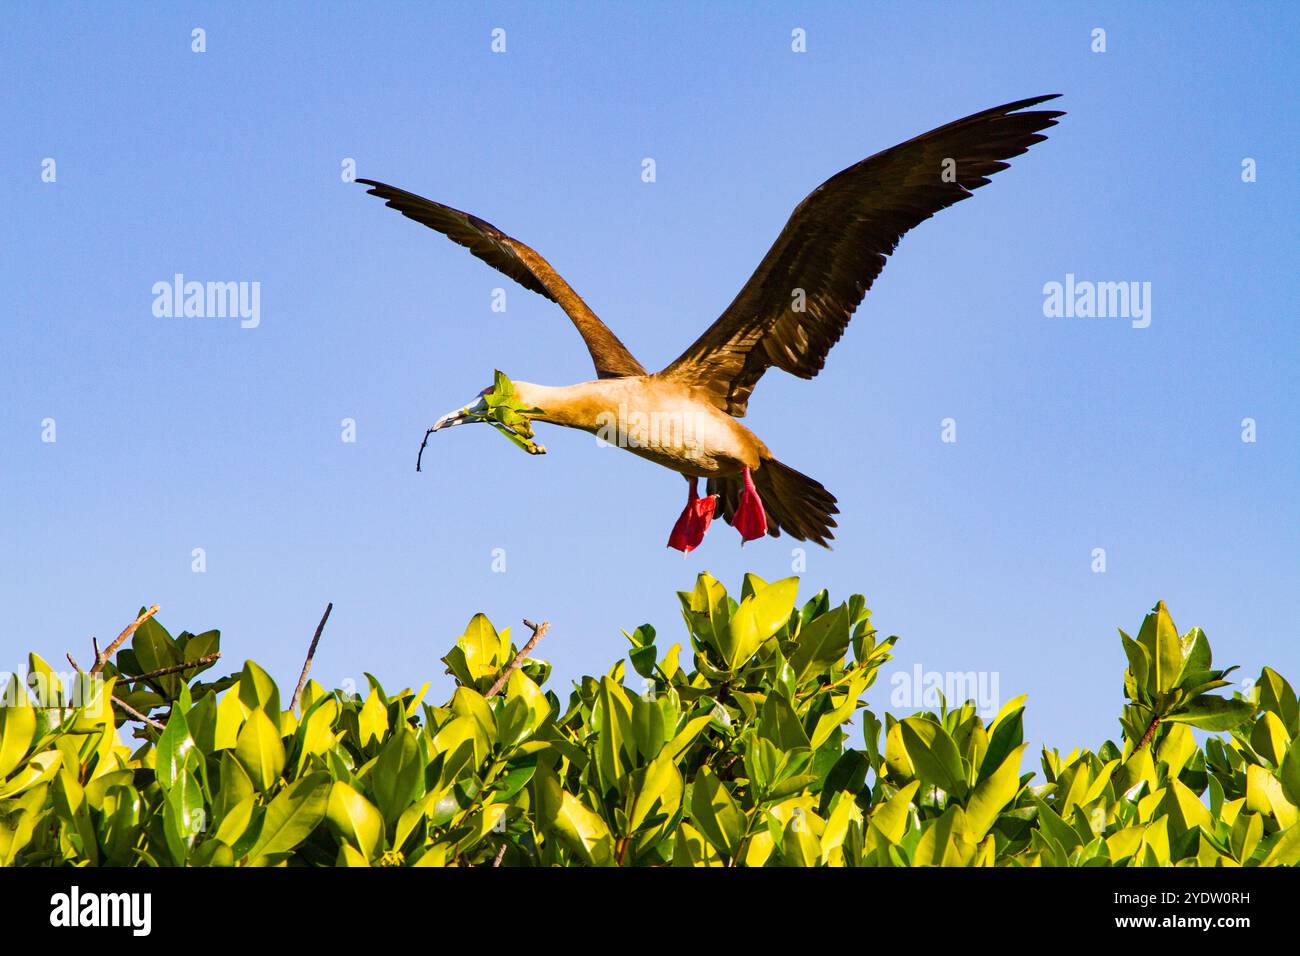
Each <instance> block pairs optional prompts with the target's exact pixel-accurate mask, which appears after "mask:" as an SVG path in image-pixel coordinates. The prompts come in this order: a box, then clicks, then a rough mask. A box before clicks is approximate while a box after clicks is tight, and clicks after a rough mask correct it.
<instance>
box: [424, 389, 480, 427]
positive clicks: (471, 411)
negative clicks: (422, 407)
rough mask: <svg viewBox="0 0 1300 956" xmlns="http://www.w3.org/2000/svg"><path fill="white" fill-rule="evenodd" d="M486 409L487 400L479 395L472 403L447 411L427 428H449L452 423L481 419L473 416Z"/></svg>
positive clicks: (461, 423) (457, 423)
mask: <svg viewBox="0 0 1300 956" xmlns="http://www.w3.org/2000/svg"><path fill="white" fill-rule="evenodd" d="M486 410H487V400H486V399H484V398H482V397H480V398H478V399H477V400H476V401H475V402H474V403H473V404H470V405H466V406H465V407H463V408H458V409H456V410H455V411H454V412H448V413H447V414H446V415H443V416H442V417H441V418H439V419H438V420H437V421H436V422H434V423H433V427H432V428H430V429H429V431H430V432H436V431H441V430H442V429H444V428H451V426H453V425H464V424H465V423H466V422H474V421H481V419H478V418H475V417H474V416H476V415H480V414H482V413H483V412H485V411H486Z"/></svg>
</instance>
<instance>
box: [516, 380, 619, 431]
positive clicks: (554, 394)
mask: <svg viewBox="0 0 1300 956" xmlns="http://www.w3.org/2000/svg"><path fill="white" fill-rule="evenodd" d="M618 381H619V380H615V379H606V380H597V381H594V382H579V383H578V384H576V385H560V386H556V385H534V384H533V383H532V382H518V381H517V382H515V383H514V385H515V395H516V397H517V398H518V399H519V400H520V401H521V402H523V403H524V404H525V405H531V406H533V407H534V408H540V409H541V410H542V413H541V414H540V415H537V416H535V417H536V420H538V421H543V422H550V423H551V424H553V425H564V426H566V427H568V428H581V429H584V430H586V431H593V430H595V429H596V428H599V427H600V425H601V420H600V417H599V416H600V415H601V413H602V412H607V411H608V410H609V409H610V408H611V407H615V408H616V407H617V405H618V396H617V395H616V394H614V393H615V392H617V391H618V387H617V382H618Z"/></svg>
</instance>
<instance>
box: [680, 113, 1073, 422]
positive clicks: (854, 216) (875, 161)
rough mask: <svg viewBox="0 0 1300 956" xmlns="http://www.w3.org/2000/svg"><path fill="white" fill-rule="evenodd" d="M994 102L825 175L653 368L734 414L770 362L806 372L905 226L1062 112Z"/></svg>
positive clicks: (943, 203)
mask: <svg viewBox="0 0 1300 956" xmlns="http://www.w3.org/2000/svg"><path fill="white" fill-rule="evenodd" d="M1057 95H1059V94H1053V95H1051V96H1040V97H1036V98H1034V99H1028V100H1020V101H1018V102H1015V103H1008V104H1006V105H1005V106H998V107H995V108H993V109H991V110H985V111H984V112H982V113H976V114H975V115H973V116H968V117H966V118H965V119H960V120H957V121H956V122H955V123H949V124H948V125H947V126H941V127H939V128H938V129H935V130H931V131H930V132H928V133H925V134H924V135H921V136H918V137H916V138H915V139H912V140H908V141H907V142H906V143H902V144H900V145H898V146H895V147H893V148H892V149H887V150H885V151H884V152H882V153H877V154H876V155H874V156H871V157H869V158H867V159H864V160H862V161H861V162H860V163H857V164H856V165H853V166H850V167H849V168H848V169H846V170H844V171H843V172H840V173H837V174H836V175H834V176H832V177H831V178H830V179H828V180H827V181H826V182H824V183H823V184H822V185H821V186H819V187H817V188H816V189H815V190H813V192H812V193H811V194H810V195H809V196H808V197H807V198H806V199H805V200H804V201H803V202H801V203H800V204H799V205H798V207H796V209H795V211H794V213H793V214H791V216H790V220H789V222H787V223H786V225H785V228H784V229H782V230H781V235H779V236H778V237H777V240H776V242H775V243H774V244H773V245H772V248H771V249H770V250H768V253H767V255H766V256H764V257H763V261H762V262H761V263H759V266H758V269H757V270H756V271H755V272H754V274H753V276H751V277H750V279H749V281H748V282H747V283H745V287H744V288H743V289H741V290H740V294H739V295H737V296H736V299H735V301H733V302H732V303H731V305H729V306H728V307H727V310H726V311H725V312H723V313H722V316H721V317H720V318H719V319H718V320H717V321H716V322H714V323H713V325H711V326H710V327H709V328H708V329H707V330H706V331H705V333H704V334H703V335H702V336H700V338H699V339H698V340H697V341H696V342H695V343H694V344H693V345H692V346H691V347H690V348H688V349H687V350H686V351H685V352H684V353H683V354H682V355H681V357H680V358H678V359H677V360H676V361H675V362H673V363H672V364H671V365H669V366H668V367H667V368H666V369H664V370H663V371H662V372H660V373H658V374H659V375H660V376H662V377H663V378H667V379H672V380H675V381H679V382H683V383H686V384H689V385H694V386H697V387H699V388H701V389H703V390H704V392H705V394H707V395H708V397H709V399H710V400H711V401H712V402H713V403H714V404H715V405H717V406H718V407H719V408H721V409H722V410H724V411H726V412H727V413H728V414H730V415H734V416H736V417H737V418H742V417H744V414H745V409H746V405H747V403H748V402H749V395H750V393H751V392H752V391H753V390H754V386H755V385H756V384H757V382H758V380H759V378H761V377H762V375H763V373H764V372H766V371H767V370H768V369H769V368H771V367H772V366H774V365H775V366H776V367H777V368H779V369H783V370H784V371H787V372H789V373H791V374H792V375H797V376H799V377H800V378H812V377H813V376H814V375H816V374H817V373H818V372H820V371H821V369H822V366H823V365H824V364H825V363H826V355H827V353H828V352H830V350H831V346H833V345H834V344H835V343H836V342H838V341H839V338H840V336H841V335H843V334H844V329H845V327H846V326H847V325H848V324H849V319H850V317H852V315H853V313H854V311H855V310H856V309H857V307H858V305H859V304H861V302H862V298H863V296H865V295H866V293H867V290H868V289H870V288H871V284H872V282H874V281H875V279H876V276H878V275H880V271H881V270H882V269H883V268H884V267H885V257H886V256H888V255H889V254H890V253H892V252H893V251H894V248H895V247H896V246H897V245H898V241H899V239H901V238H902V237H903V234H904V233H905V232H907V231H908V230H909V229H911V228H912V227H913V226H915V225H917V224H918V223H920V222H923V221H924V220H926V219H929V218H930V217H931V216H932V215H934V214H935V213H936V212H938V211H939V210H940V209H944V208H946V207H948V206H951V205H952V204H953V203H957V202H961V200H963V199H966V198H967V197H968V196H970V194H971V190H972V189H978V188H979V187H980V186H983V185H985V184H986V183H987V182H988V181H989V179H988V178H989V177H990V176H992V175H993V174H994V173H996V172H998V171H999V170H1003V169H1006V168H1007V166H1008V164H1007V163H1006V162H1003V160H1006V159H1010V158H1011V157H1012V156H1019V155H1020V154H1021V153H1023V152H1025V151H1026V150H1027V149H1029V147H1030V146H1032V145H1033V144H1034V143H1038V142H1041V141H1042V140H1044V139H1046V138H1047V137H1046V136H1044V135H1042V134H1041V133H1040V132H1039V131H1040V130H1043V129H1047V128H1048V127H1050V126H1055V125H1056V118H1057V117H1058V116H1063V115H1065V114H1064V113H1062V112H1060V111H1056V110H1038V111H1033V112H1023V113H1022V112H1017V111H1018V110H1023V109H1025V108H1026V107H1029V106H1034V105H1035V104H1038V103H1042V102H1045V101H1046V100H1051V99H1055V98H1056V96H1057Z"/></svg>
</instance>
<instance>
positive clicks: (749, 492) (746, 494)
mask: <svg viewBox="0 0 1300 956" xmlns="http://www.w3.org/2000/svg"><path fill="white" fill-rule="evenodd" d="M741 479H742V480H743V481H744V483H745V490H744V491H742V492H741V493H740V504H739V505H737V507H736V513H735V515H734V516H732V519H731V523H732V525H734V526H735V528H736V530H737V531H739V532H740V543H741V546H742V547H743V546H744V544H745V542H746V541H753V540H754V539H756V538H761V537H763V535H765V534H767V512H765V511H764V510H763V502H762V500H761V499H759V497H758V489H757V488H755V487H754V479H753V477H752V476H751V475H750V473H749V469H748V468H746V469H745V470H744V471H742V472H741Z"/></svg>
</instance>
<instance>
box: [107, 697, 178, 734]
mask: <svg viewBox="0 0 1300 956" xmlns="http://www.w3.org/2000/svg"><path fill="white" fill-rule="evenodd" d="M113 703H115V704H117V706H118V707H121V708H122V709H123V710H124V711H126V713H127V715H128V716H131V717H134V718H135V719H136V720H142V721H144V722H145V723H146V724H148V725H149V726H150V727H152V728H154V730H166V729H167V726H166V724H161V723H159V722H158V721H156V720H154V719H153V718H152V717H150V716H148V715H147V714H142V713H140V711H138V710H136V709H135V708H134V707H132V706H131V705H130V704H128V703H127V702H126V701H124V700H120V699H119V698H117V697H114V698H113Z"/></svg>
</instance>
